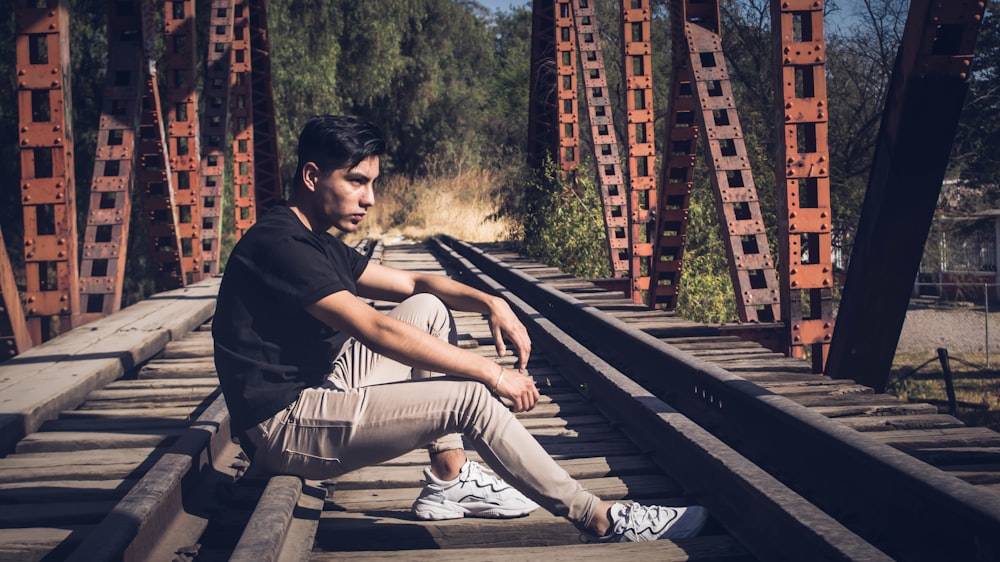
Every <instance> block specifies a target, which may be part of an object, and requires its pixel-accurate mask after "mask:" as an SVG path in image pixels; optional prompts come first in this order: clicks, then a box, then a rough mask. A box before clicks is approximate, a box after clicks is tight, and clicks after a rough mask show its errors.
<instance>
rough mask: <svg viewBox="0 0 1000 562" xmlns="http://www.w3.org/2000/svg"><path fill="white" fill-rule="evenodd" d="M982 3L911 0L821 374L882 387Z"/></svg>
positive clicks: (950, 137) (946, 153)
mask: <svg viewBox="0 0 1000 562" xmlns="http://www.w3.org/2000/svg"><path fill="white" fill-rule="evenodd" d="M984 10H985V3H984V2H981V1H980V2H932V1H930V0H913V1H912V2H911V3H910V12H909V15H908V16H907V20H906V27H905V29H904V31H903V39H902V43H901V45H900V48H899V51H898V53H897V56H896V66H895V68H894V70H893V75H892V81H891V82H890V88H889V92H888V95H887V97H886V109H885V112H884V113H883V116H882V124H881V129H880V130H879V136H878V142H877V144H876V150H875V158H874V160H873V163H872V173H871V176H870V177H869V180H868V191H867V193H866V194H865V202H864V205H863V207H862V212H861V218H860V220H859V223H858V229H857V234H856V238H855V242H854V250H853V252H852V254H851V262H850V266H849V268H848V271H847V280H846V282H845V285H844V293H843V299H842V301H841V304H840V308H839V311H838V316H837V327H836V331H835V333H834V335H833V341H832V343H831V344H830V355H829V358H828V361H827V364H826V373H827V374H828V375H830V376H832V377H835V378H852V379H855V380H857V381H858V382H860V383H862V384H865V385H868V386H871V387H873V388H875V389H876V390H877V391H882V390H884V389H885V386H886V383H887V382H888V377H889V370H890V368H891V366H892V359H893V356H894V354H895V349H896V344H897V343H898V342H899V334H900V331H901V330H902V327H903V321H904V320H905V318H906V309H907V306H908V305H909V299H910V297H909V295H910V292H911V290H912V288H913V280H914V278H915V277H916V274H917V270H918V268H919V266H920V259H921V257H922V254H923V248H924V244H925V242H926V240H927V233H928V231H929V229H930V225H931V219H932V217H933V213H934V209H935V207H936V205H937V200H938V196H939V194H940V190H941V183H942V181H943V180H944V174H945V169H946V167H947V163H948V157H949V154H950V152H951V147H952V142H953V141H954V137H955V131H956V129H957V127H958V119H959V116H960V113H961V109H962V105H963V102H964V99H965V95H966V91H967V89H968V81H967V78H968V76H969V72H970V71H971V64H972V57H973V53H974V48H975V43H976V37H977V35H978V31H979V26H980V22H981V21H982V17H983V12H984Z"/></svg>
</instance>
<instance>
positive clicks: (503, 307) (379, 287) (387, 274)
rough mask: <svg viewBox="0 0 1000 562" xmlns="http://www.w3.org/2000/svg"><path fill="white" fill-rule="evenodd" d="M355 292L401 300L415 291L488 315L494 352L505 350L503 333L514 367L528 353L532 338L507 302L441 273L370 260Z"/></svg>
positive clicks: (522, 364) (454, 307)
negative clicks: (514, 353)
mask: <svg viewBox="0 0 1000 562" xmlns="http://www.w3.org/2000/svg"><path fill="white" fill-rule="evenodd" d="M357 286H358V294H360V295H361V296H363V297H366V298H373V299H383V300H391V301H396V302H398V301H401V300H403V299H405V298H406V297H409V296H412V295H415V294H417V293H430V294H432V295H434V296H436V297H438V298H439V299H441V300H442V301H443V302H444V303H445V304H446V305H448V307H449V308H451V309H452V310H461V311H464V312H478V313H480V314H485V315H487V316H488V317H489V322H490V331H491V332H492V333H493V342H494V345H496V349H497V354H498V355H500V356H501V357H503V356H504V355H505V354H506V352H507V346H506V344H505V343H504V337H505V336H506V337H507V338H508V339H509V340H510V341H511V343H513V344H514V347H515V348H516V349H517V354H518V362H517V369H518V370H519V371H523V370H524V369H525V368H526V367H527V365H528V357H529V356H530V355H531V338H530V337H528V330H527V329H526V328H525V327H524V325H523V324H522V323H521V321H520V320H518V318H517V315H516V314H514V311H512V310H511V309H510V306H509V305H508V304H507V301H505V300H503V299H501V298H499V297H495V296H493V295H488V294H486V293H484V292H482V291H479V290H477V289H473V288H472V287H469V286H468V285H465V284H463V283H459V282H458V281H455V280H453V279H450V278H448V277H445V276H443V275H430V274H426V273H415V272H411V271H403V270H400V269H394V268H391V267H386V266H384V265H381V264H377V263H369V264H368V267H367V268H366V269H365V271H364V273H362V274H361V277H360V278H359V279H358V284H357Z"/></svg>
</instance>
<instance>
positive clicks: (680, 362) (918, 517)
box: [446, 239, 1000, 560]
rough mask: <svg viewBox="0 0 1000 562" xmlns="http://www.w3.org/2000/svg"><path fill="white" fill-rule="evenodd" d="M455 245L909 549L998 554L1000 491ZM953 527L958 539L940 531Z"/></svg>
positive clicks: (661, 393) (915, 555) (837, 510)
mask: <svg viewBox="0 0 1000 562" xmlns="http://www.w3.org/2000/svg"><path fill="white" fill-rule="evenodd" d="M446 243H447V244H448V245H449V246H450V247H452V248H453V249H454V250H455V251H456V252H458V253H459V254H460V255H462V256H463V257H464V258H466V259H468V260H469V261H471V262H472V263H474V264H475V265H476V267H478V268H479V269H481V270H483V271H484V272H485V273H487V274H488V275H490V276H491V277H493V278H495V279H496V280H497V281H498V282H500V283H501V284H503V285H504V286H506V287H507V288H508V289H510V290H511V291H513V292H515V293H516V294H517V295H518V296H519V297H520V298H522V299H524V300H525V302H527V303H528V304H530V305H531V306H532V307H534V308H535V309H536V310H537V311H538V312H539V313H541V314H543V315H544V316H545V317H547V318H549V319H550V320H552V321H553V322H554V323H556V324H558V325H559V326H560V327H561V328H562V329H564V330H566V332H567V333H568V334H569V335H570V336H572V337H573V338H575V339H577V340H578V341H579V342H580V343H581V345H583V346H585V347H587V348H588V349H590V350H591V351H593V352H594V353H596V354H597V355H598V356H600V357H601V358H602V359H604V360H605V361H608V362H609V363H611V364H613V365H615V366H616V367H617V368H618V369H621V370H622V371H623V372H625V373H626V374H627V375H628V376H629V377H630V378H632V379H633V380H635V381H636V382H638V383H639V384H641V385H643V386H644V387H646V388H648V389H649V390H650V391H651V392H653V393H654V394H655V395H656V396H658V397H660V398H663V399H664V400H665V401H666V402H667V403H669V404H670V405H671V406H672V407H674V408H676V409H677V410H678V411H680V412H681V413H682V414H684V415H686V416H688V417H690V418H691V419H692V420H694V421H695V422H696V423H698V424H699V425H701V426H702V427H708V428H716V429H713V433H715V434H716V435H718V436H719V437H720V438H721V439H722V440H723V441H724V442H726V443H727V444H729V445H730V446H732V447H734V448H735V449H736V450H737V451H739V452H740V453H741V454H743V455H745V456H747V457H748V458H750V459H751V460H753V461H754V462H755V463H757V464H758V465H760V466H762V467H763V468H765V469H766V470H768V472H770V473H772V474H774V475H776V477H778V478H779V479H780V480H782V481H783V482H785V483H786V484H787V485H788V486H789V487H790V488H792V489H793V490H795V491H796V492H798V493H800V494H802V495H804V496H805V497H807V498H808V499H809V500H810V501H812V502H813V503H815V504H816V505H817V506H819V507H820V508H822V509H824V510H825V511H827V512H828V513H831V514H832V515H834V516H835V517H837V518H838V520H841V521H844V523H845V524H846V525H847V526H848V527H849V528H850V529H851V530H852V531H855V532H857V533H858V534H860V535H861V536H862V537H864V538H866V539H867V540H869V541H871V542H872V544H874V545H876V546H877V547H878V548H880V549H882V550H883V551H885V552H887V553H888V554H889V555H891V556H893V557H896V558H900V559H911V560H927V559H962V560H985V559H991V558H993V557H995V556H996V554H997V553H998V552H1000V498H997V497H996V496H992V495H986V494H982V493H981V492H980V491H979V490H977V489H976V488H975V487H974V486H972V485H970V484H968V483H966V482H964V481H962V480H959V479H958V478H955V477H952V476H949V475H947V474H945V473H943V472H941V471H940V470H938V469H936V468H933V467H931V466H929V465H926V464H924V463H922V462H920V461H918V460H916V459H914V458H913V457H910V456H908V455H906V454H905V453H902V452H900V451H898V450H896V449H893V448H892V447H890V446H888V445H884V444H882V443H878V442H876V441H874V440H872V439H870V438H868V437H865V436H864V435H862V434H860V433H858V432H856V431H854V430H852V429H849V428H847V427H846V426H844V425H842V424H840V423H837V422H835V421H832V420H830V419H828V418H826V417H824V416H822V415H819V414H817V413H815V412H813V411H811V410H809V409H808V408H806V407H804V406H802V405H800V404H797V403H795V402H793V401H791V400H789V399H787V398H785V397H783V396H780V395H777V394H774V393H772V392H770V391H767V390H765V389H762V388H760V387H759V386H757V385H756V384H753V383H751V382H749V381H747V380H745V379H743V378H741V377H739V376H736V375H734V374H732V373H730V372H728V371H726V370H724V369H722V368H720V367H717V366H715V365H711V364H709V363H707V362H705V361H702V360H700V359H697V358H694V357H692V356H690V355H687V354H685V353H683V352H681V351H679V350H678V349H677V348H675V347H673V346H671V345H669V344H667V343H664V342H663V341H660V340H659V339H657V338H655V337H653V336H651V335H649V334H646V333H644V332H642V331H640V330H637V329H635V328H632V327H630V326H628V325H627V324H625V323H624V322H622V321H619V320H617V319H615V318H612V317H610V316H608V315H605V314H604V313H602V312H600V311H599V310H597V309H596V308H594V307H592V306H589V305H587V304H586V303H584V302H581V301H579V300H577V299H575V298H572V297H570V296H568V295H565V294H564V293H561V292H559V291H557V290H554V289H552V288H550V287H548V286H546V285H545V284H544V283H542V282H540V281H539V280H537V279H534V278H533V277H531V276H529V275H526V274H525V273H523V272H520V271H517V270H515V269H514V268H512V267H510V266H508V265H505V264H503V263H502V262H500V261H499V260H497V259H496V258H494V257H492V256H489V255H487V254H485V253H484V252H482V251H480V250H479V249H477V248H475V247H473V246H471V245H469V244H466V243H463V242H459V241H456V240H453V239H446ZM941 537H948V540H947V541H943V540H940V539H941Z"/></svg>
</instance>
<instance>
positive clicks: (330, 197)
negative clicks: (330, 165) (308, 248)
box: [314, 156, 379, 232]
mask: <svg viewBox="0 0 1000 562" xmlns="http://www.w3.org/2000/svg"><path fill="white" fill-rule="evenodd" d="M378 175H379V158H378V156H371V157H369V158H367V159H365V160H362V161H361V163H360V164H358V165H357V166H355V167H353V168H344V169H339V170H334V171H333V172H330V173H329V174H327V175H326V176H324V175H323V174H322V172H320V171H319V170H316V176H315V177H316V178H317V179H316V181H315V183H314V185H315V197H316V199H315V201H316V210H317V211H318V212H319V213H320V215H321V216H322V218H323V219H324V220H325V221H327V222H328V223H329V224H330V225H331V226H333V227H335V228H337V229H338V230H341V231H343V232H354V231H355V230H357V229H358V225H359V224H361V221H362V220H364V218H365V215H366V214H367V213H368V208H369V207H371V206H372V205H374V204H375V192H374V184H375V178H377V177H378Z"/></svg>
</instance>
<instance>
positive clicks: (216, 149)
mask: <svg viewBox="0 0 1000 562" xmlns="http://www.w3.org/2000/svg"><path fill="white" fill-rule="evenodd" d="M194 5H195V2H194V0H168V1H166V2H164V3H162V7H163V9H164V12H163V14H162V15H161V16H162V17H158V16H156V15H155V14H154V12H153V10H154V9H155V7H154V3H153V2H152V1H151V0H122V1H117V2H109V3H108V10H109V11H108V37H109V53H108V71H107V78H106V82H105V85H104V91H103V98H102V109H101V118H100V123H99V124H98V126H97V128H98V135H97V148H96V154H95V156H94V158H95V165H94V171H93V177H92V179H91V190H90V191H91V195H90V200H89V206H88V209H87V223H86V225H85V229H84V244H83V251H82V255H81V259H80V265H79V267H78V265H77V260H76V254H77V252H76V243H77V242H76V240H77V235H76V218H75V217H76V212H75V205H74V192H75V190H74V188H73V160H72V154H73V138H72V134H71V133H70V123H69V120H68V118H67V117H66V115H67V113H68V107H69V97H70V96H69V91H70V85H69V30H68V25H69V18H68V15H67V8H66V4H65V2H64V1H63V0H44V1H42V2H40V3H39V2H34V1H26V0H25V1H21V0H19V1H18V4H17V6H16V10H15V21H16V26H17V29H16V39H17V40H16V42H17V45H16V52H17V78H18V80H17V88H18V111H19V117H18V124H19V133H20V136H19V145H20V149H21V150H20V155H21V172H22V177H21V181H20V191H21V201H22V205H23V209H24V224H25V236H24V245H25V253H24V258H25V269H26V276H25V277H26V290H25V291H24V294H23V295H19V294H18V288H17V286H16V282H15V281H14V280H13V277H12V276H13V273H12V269H11V267H10V260H9V259H8V257H7V255H6V252H4V253H3V254H2V255H0V262H2V263H0V291H2V292H0V296H2V298H3V300H2V305H0V345H2V346H4V347H3V349H0V354H3V356H4V357H9V356H13V355H16V354H17V353H19V352H22V351H24V350H25V349H27V348H29V347H30V346H31V345H34V344H37V343H40V342H42V341H45V340H46V339H48V338H50V337H52V336H54V335H57V334H58V333H61V332H63V331H66V330H68V329H69V328H71V327H73V326H75V325H79V324H81V323H84V322H88V321H91V320H95V319H97V318H100V317H102V316H104V315H107V314H109V313H111V312H113V311H115V310H117V309H118V308H119V307H120V306H121V304H122V294H123V290H124V286H125V284H126V278H127V277H126V258H127V250H128V247H129V226H130V217H131V215H132V214H133V203H134V208H135V209H137V210H138V211H141V214H140V216H141V218H142V223H143V225H144V227H145V229H144V230H145V234H146V239H147V241H148V248H149V254H148V260H149V262H150V264H151V267H152V269H153V272H154V277H155V282H156V289H157V290H164V289H169V288H174V287H181V286H184V285H186V284H189V283H192V282H195V281H198V280H200V279H202V278H203V277H205V276H207V275H214V274H218V273H219V257H220V253H221V251H220V246H221V239H222V222H223V221H222V213H221V211H222V208H223V203H224V199H225V197H226V195H225V194H224V192H223V186H224V185H225V183H226V181H225V174H226V171H225V170H226V156H227V148H226V145H227V143H228V135H229V133H230V127H231V128H232V130H233V137H234V138H233V148H234V151H235V152H236V157H235V160H236V162H235V163H234V169H235V171H236V174H235V178H234V179H235V184H236V186H237V189H238V191H237V194H236V197H234V199H235V201H236V214H237V221H236V224H237V228H238V232H241V231H243V230H245V229H246V228H249V226H250V224H252V223H253V221H254V219H255V217H256V214H257V212H258V209H257V207H256V206H257V205H258V204H261V205H263V206H264V207H262V209H265V208H268V207H270V206H273V205H274V204H276V203H277V202H278V201H279V200H280V199H282V197H283V193H282V189H281V180H280V174H279V166H278V162H279V160H278V150H277V134H276V130H275V126H274V102H273V96H272V93H271V76H270V60H269V58H270V52H269V46H268V38H267V18H266V11H265V10H266V2H265V1H264V0H251V1H250V2H243V3H242V4H240V5H239V6H233V3H232V0H215V1H214V2H213V3H212V14H211V16H210V26H211V30H210V31H211V32H210V34H209V55H208V60H207V63H206V70H205V88H204V93H205V96H206V103H205V110H204V116H205V121H204V122H202V121H200V120H199V114H200V113H201V112H200V111H199V102H198V95H197V87H196V86H197V81H198V77H197V74H196V68H197V64H196V60H195V52H196V42H195V21H196V20H195V11H194ZM157 19H160V20H161V21H162V23H163V28H162V33H163V39H164V41H163V47H164V51H165V52H164V53H163V55H162V56H159V55H158V53H156V52H154V47H155V46H156V45H157V44H158V41H157V40H156V37H155V34H154V33H155V32H154V22H155V21H157ZM237 25H238V29H237V30H236V31H235V32H234V26H237ZM251 62H253V63H254V64H253V66H251ZM158 63H159V65H160V66H161V71H162V72H160V73H158V71H157V66H158ZM160 74H162V76H160ZM158 78H162V82H163V83H164V85H165V86H164V94H163V99H162V100H161V92H160V86H159V80H158ZM231 92H232V95H231ZM231 114H232V116H233V118H232V119H230V115H231ZM255 153H256V155H257V162H256V165H255V159H254V156H255ZM255 173H256V177H255V175H254V174H255ZM133 197H135V199H134V200H133ZM81 302H82V310H81Z"/></svg>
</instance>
